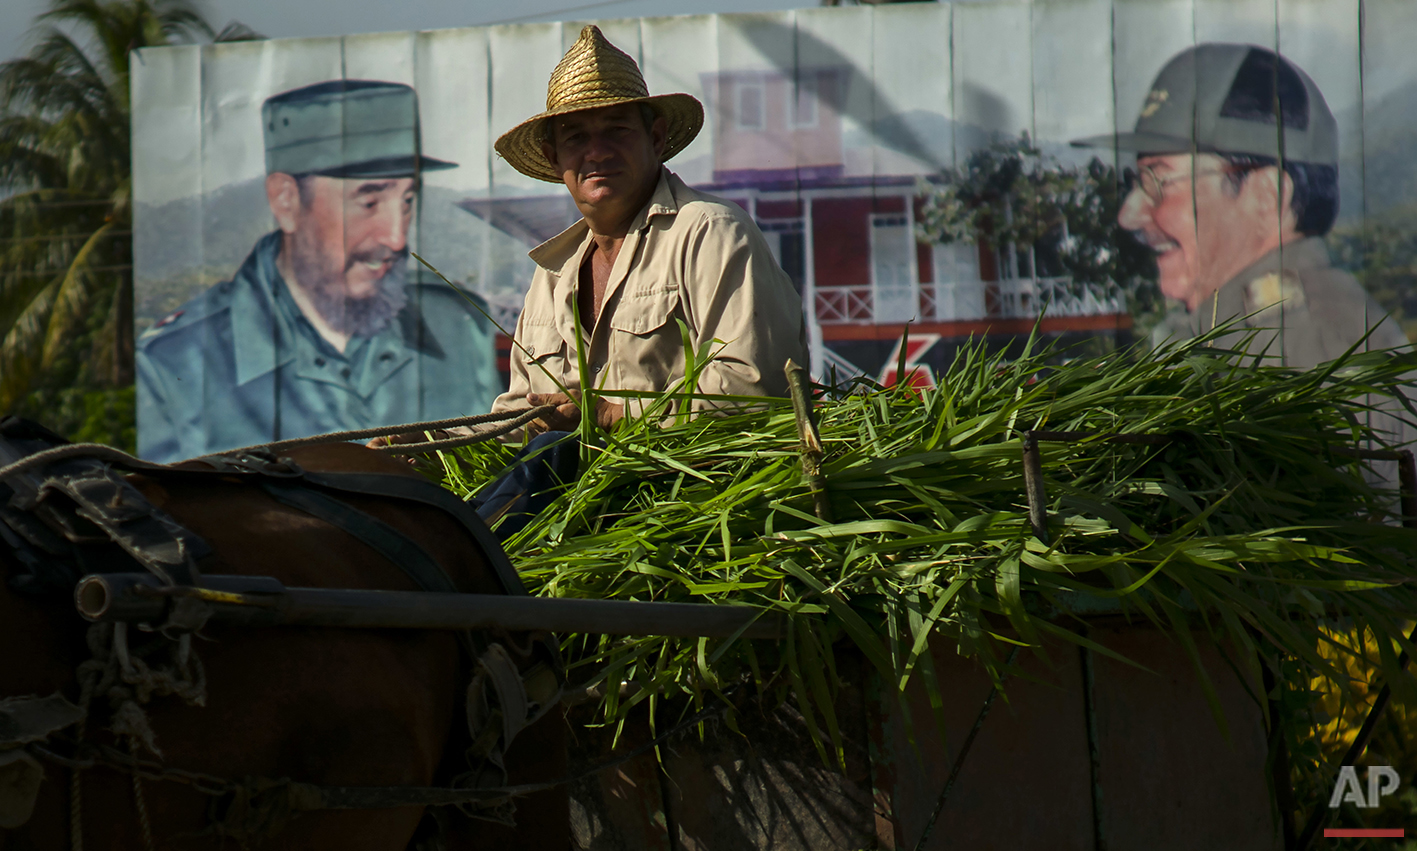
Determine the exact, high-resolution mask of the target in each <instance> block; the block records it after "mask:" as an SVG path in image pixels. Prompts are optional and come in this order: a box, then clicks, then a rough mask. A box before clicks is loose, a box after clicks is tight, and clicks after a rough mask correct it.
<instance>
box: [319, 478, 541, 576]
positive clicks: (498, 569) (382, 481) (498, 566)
mask: <svg viewBox="0 0 1417 851" xmlns="http://www.w3.org/2000/svg"><path fill="white" fill-rule="evenodd" d="M304 481H306V482H308V483H310V484H312V485H319V486H320V487H324V488H329V489H330V490H336V491H343V492H345V493H357V494H361V495H364V496H385V497H393V498H395V499H406V500H409V501H410V502H418V503H422V504H423V505H428V506H431V507H433V508H437V509H440V510H442V511H443V512H445V513H447V514H450V515H452V517H453V519H454V520H457V521H458V522H459V523H461V524H462V527H463V529H465V530H466V531H467V533H468V534H469V535H471V536H472V538H473V540H475V541H476V542H477V545H478V546H479V547H480V548H481V549H482V554H483V555H484V556H486V558H487V562H488V564H489V565H490V566H491V568H492V570H493V572H494V573H495V574H496V576H497V579H498V580H499V581H500V582H501V583H502V590H503V591H505V592H506V593H507V594H510V595H517V596H523V597H524V596H526V586H524V585H522V580H521V577H520V576H518V575H517V571H516V569H515V568H513V567H512V562H511V561H510V560H509V559H508V558H507V554H506V552H504V551H503V550H502V545H501V544H500V543H498V541H497V539H496V538H494V537H492V533H491V532H490V531H489V530H488V529H487V524H485V523H483V522H482V518H481V517H478V516H477V511H476V510H475V509H474V508H473V507H472V506H471V505H468V504H467V503H466V502H463V501H462V500H460V499H458V498H457V497H456V496H454V495H453V494H452V493H451V492H450V491H447V490H445V489H443V488H440V487H438V486H437V485H435V484H433V483H432V482H429V481H425V480H423V479H415V478H411V477H408V476H398V475H394V474H391V473H313V472H308V471H307V472H306V473H305V476H304Z"/></svg>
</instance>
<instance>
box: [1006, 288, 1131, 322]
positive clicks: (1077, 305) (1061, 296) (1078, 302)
mask: <svg viewBox="0 0 1417 851" xmlns="http://www.w3.org/2000/svg"><path fill="white" fill-rule="evenodd" d="M980 286H982V287H985V290H984V292H985V295H986V299H987V307H988V310H989V315H990V316H1000V317H1007V318H1011V319H1032V318H1034V317H1036V316H1038V315H1039V314H1040V313H1041V314H1042V315H1043V316H1106V315H1108V314H1114V313H1126V311H1127V301H1126V299H1125V298H1124V297H1123V296H1122V292H1121V290H1120V289H1119V288H1118V287H1117V286H1116V285H1114V284H1080V283H1077V282H1076V281H1074V280H1072V279H1071V278H1015V279H1013V280H1008V281H993V282H991V283H990V284H988V285H986V284H983V283H981V284H980Z"/></svg>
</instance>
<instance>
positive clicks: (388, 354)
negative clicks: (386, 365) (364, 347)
mask: <svg viewBox="0 0 1417 851" xmlns="http://www.w3.org/2000/svg"><path fill="white" fill-rule="evenodd" d="M393 359H394V353H393V352H384V353H383V354H382V355H379V360H393Z"/></svg>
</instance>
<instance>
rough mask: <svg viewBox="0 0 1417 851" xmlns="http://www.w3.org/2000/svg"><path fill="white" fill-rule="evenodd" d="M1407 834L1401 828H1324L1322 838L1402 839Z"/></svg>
mask: <svg viewBox="0 0 1417 851" xmlns="http://www.w3.org/2000/svg"><path fill="white" fill-rule="evenodd" d="M1406 836H1407V832H1406V830H1405V829H1404V828H1401V827H1357V828H1354V827H1326V828H1324V838H1325V839H1329V838H1334V839H1404V838H1406Z"/></svg>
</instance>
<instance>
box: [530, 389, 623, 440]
mask: <svg viewBox="0 0 1417 851" xmlns="http://www.w3.org/2000/svg"><path fill="white" fill-rule="evenodd" d="M526 401H527V404H529V405H531V406H532V407H533V408H539V407H541V406H542V405H555V406H556V410H555V411H553V412H552V413H550V414H545V415H543V416H542V417H540V418H539V419H535V420H532V421H531V422H530V423H528V424H527V428H528V429H529V430H530V431H531V432H532V434H540V433H542V432H544V431H575V430H576V429H577V428H580V424H581V408H580V393H577V392H575V391H571V395H570V396H567V395H566V394H564V393H528V394H526ZM624 418H625V406H624V405H617V404H615V403H614V402H611V401H610V400H608V399H606V398H605V397H603V396H602V397H600V398H599V399H596V400H595V424H596V425H598V426H600V427H601V428H603V429H605V430H606V431H610V430H611V429H612V428H614V427H615V424H616V423H618V422H620V421H621V420H623V419H624Z"/></svg>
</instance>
